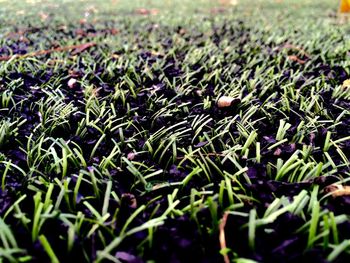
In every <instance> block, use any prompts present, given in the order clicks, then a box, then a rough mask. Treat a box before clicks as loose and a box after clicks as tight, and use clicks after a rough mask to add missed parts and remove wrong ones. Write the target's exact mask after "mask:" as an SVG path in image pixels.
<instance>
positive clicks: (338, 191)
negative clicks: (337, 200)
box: [324, 184, 350, 197]
mask: <svg viewBox="0 0 350 263" xmlns="http://www.w3.org/2000/svg"><path fill="white" fill-rule="evenodd" d="M324 191H325V192H327V193H331V194H332V196H333V197H338V196H344V195H350V186H348V185H345V186H343V185H341V184H331V185H328V186H327V187H325V189H324Z"/></svg>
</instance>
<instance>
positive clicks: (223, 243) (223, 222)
mask: <svg viewBox="0 0 350 263" xmlns="http://www.w3.org/2000/svg"><path fill="white" fill-rule="evenodd" d="M227 217H228V213H227V212H226V213H224V215H223V217H222V219H221V222H220V225H219V230H220V233H219V241H220V248H221V251H225V250H226V249H227V246H226V238H225V226H226V222H227ZM223 257H224V262H225V263H229V262H230V259H229V257H228V255H227V254H224V255H223Z"/></svg>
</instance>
